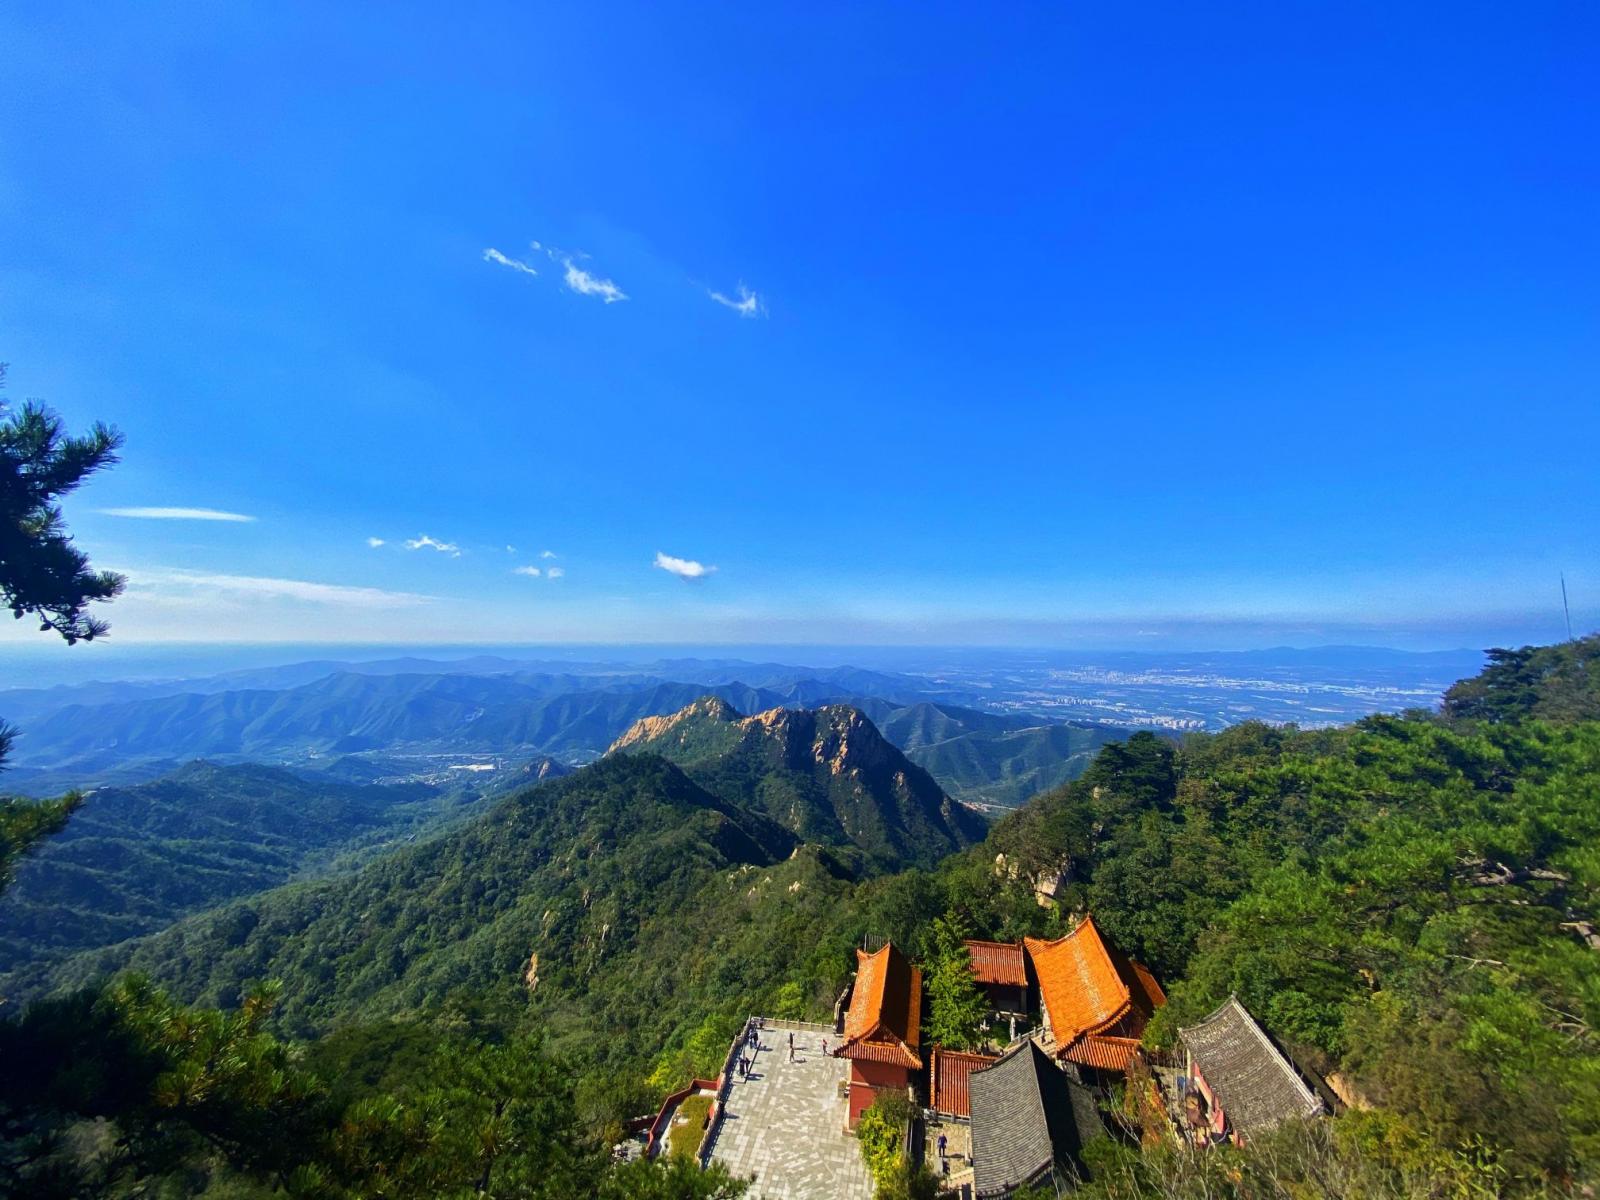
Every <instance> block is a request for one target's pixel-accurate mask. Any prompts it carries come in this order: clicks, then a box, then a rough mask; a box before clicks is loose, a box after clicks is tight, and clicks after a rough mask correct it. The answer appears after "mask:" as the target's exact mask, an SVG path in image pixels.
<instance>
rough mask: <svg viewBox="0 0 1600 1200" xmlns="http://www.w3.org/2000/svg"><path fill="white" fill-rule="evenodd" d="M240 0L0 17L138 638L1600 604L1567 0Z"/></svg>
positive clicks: (530, 633) (479, 633) (13, 186)
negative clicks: (1305, 0) (1563, 582)
mask: <svg viewBox="0 0 1600 1200" xmlns="http://www.w3.org/2000/svg"><path fill="white" fill-rule="evenodd" d="M243 7H244V6H223V5H214V4H204V5H199V4H197V5H185V4H167V5H158V4H153V3H152V4H139V5H92V6H91V5H78V4H63V5H50V6H16V5H13V6H9V7H8V8H7V9H6V10H5V12H4V13H0V47H3V49H0V57H3V61H4V69H3V70H0V360H8V361H10V363H11V364H12V367H11V376H10V388H9V393H8V394H9V396H10V398H11V399H12V400H13V401H15V400H18V399H21V398H23V397H26V396H39V397H42V398H44V399H47V400H48V401H49V402H51V403H52V404H53V405H55V406H56V407H57V408H58V409H59V410H61V411H62V412H63V413H64V414H65V415H66V416H67V417H68V418H69V420H71V421H72V422H74V423H76V424H82V423H84V422H87V421H88V420H91V419H93V418H104V419H106V420H109V421H112V422H114V423H115V424H117V425H118V426H120V427H121V428H122V430H123V431H124V432H125V433H126V435H127V438H128V446H127V451H126V459H125V462H124V463H123V464H122V465H120V466H119V467H117V468H116V469H115V471H113V472H111V473H109V474H107V475H105V476H104V477H102V478H101V479H99V480H98V481H97V482H95V483H94V484H93V485H91V486H90V487H88V488H86V489H85V490H84V491H83V492H82V493H80V495H79V496H78V497H75V498H74V500H73V501H72V502H71V505H70V507H69V518H70V520H71V521H72V523H73V525H74V527H75V528H76V529H77V530H78V533H79V538H80V541H81V542H82V544H84V545H85V546H86V547H87V548H88V549H89V550H90V551H91V552H92V553H93V555H94V557H95V559H96V560H97V561H98V562H100V563H103V564H104V565H108V566H114V567H116V568H118V569H121V570H124V571H126V572H127V573H128V574H129V575H130V577H131V579H132V581H133V582H132V584H131V586H130V590H129V593H128V595H127V596H125V597H124V598H123V599H121V600H119V601H118V602H117V604H116V605H115V606H113V607H112V608H111V609H110V610H109V611H108V612H107V616H109V617H110V618H111V619H112V621H113V636H114V637H115V638H118V639H120V640H121V641H123V642H124V643H125V644H139V643H144V642H154V641H161V640H173V639H186V638H187V639H195V640H202V641H218V640H241V641H259V640H268V641H270V640H287V641H294V642H297V643H304V642H309V641H352V642H357V641H358V642H363V643H371V642H374V641H380V640H381V641H407V640H414V641H419V642H428V643H440V642H469V641H493V642H507V641H528V642H551V641H562V640H575V641H607V640H622V641H632V642H638V641H673V640H689V641H695V642H718V641H731V642H738V641H761V642H769V643H770V642H806V641H820V642H829V643H840V642H851V641H861V642H875V643H890V642H918V643H933V642H972V643H985V642H995V643H1038V642H1043V643H1051V644H1075V643H1080V642H1081V643H1084V644H1091V643H1094V644H1107V643H1114V642H1120V643H1123V644H1162V645H1178V644H1186V645H1194V646H1211V645H1217V646H1244V645H1255V644H1267V645H1270V644H1277V643H1283V642H1289V643H1297V644H1314V643H1316V642H1319V641H1363V642H1369V643H1389V644H1397V645H1414V646H1430V645H1463V644H1466V645H1473V644H1484V643H1486V642H1490V641H1505V640H1525V639H1551V638H1555V637H1557V636H1559V635H1560V632H1561V623H1560V610H1559V592H1558V590H1557V578H1558V572H1560V571H1563V570H1564V571H1565V572H1566V575H1567V581H1568V585H1569V587H1570V588H1571V589H1572V592H1573V599H1574V606H1575V620H1576V622H1577V624H1579V625H1580V626H1584V627H1588V626H1592V625H1594V624H1596V623H1597V622H1600V549H1597V545H1600V539H1597V538H1596V537H1595V533H1594V531H1595V529H1596V528H1597V527H1600V504H1597V500H1596V485H1597V483H1600V469H1597V465H1596V462H1597V460H1596V455H1595V447H1596V446H1597V445H1600V404H1597V403H1596V395H1597V384H1600V339H1597V333H1600V328H1597V325H1600V323H1597V317H1600V304H1597V292H1596V283H1595V281H1596V279H1597V278H1600V221H1596V219H1595V215H1596V213H1597V212H1600V156H1597V154H1596V152H1595V144H1594V136H1593V135H1594V129H1595V128H1596V125H1597V118H1600V112H1597V100H1600V73H1597V72H1595V71H1594V70H1593V64H1594V62H1595V61H1596V57H1597V54H1600V10H1597V9H1596V8H1595V7H1594V6H1593V5H1592V4H1587V3H1572V4H1530V5H1486V4H1485V5H1474V4H1469V5H1462V4H1459V3H1456V4H1449V5H1445V4H1438V5H1432V4H1410V5H1392V4H1385V5H1376V4H1374V5H1359V4H1339V5H1331V4H1329V5H1314V4H1287V5H1267V4H1259V5H1253V6H1232V5H1202V6H1195V5H1171V6H1160V5H1152V6H1109V5H1102V6H1081V5H1080V6H1068V5H1059V4H1052V5H1039V6H1027V5H1011V6H998V7H997V6H987V9H980V8H979V7H978V6H971V5H968V6H944V5H909V4H908V5H881V6H863V5H844V4H839V5H830V4H816V3H808V4H805V5H794V6H776V5H754V6H752V5H748V4H741V5H734V4H729V5H716V6H710V5H704V6H702V5H694V6H684V5H615V4H613V5H602V4H584V5H549V6H547V5H541V6H529V5H505V6H499V5H466V6H456V7H455V8H452V9H450V10H446V9H443V8H441V7H440V6H438V5H426V6H416V7H407V6H403V5H393V6H384V11H383V12H381V13H380V12H379V11H378V10H377V8H375V7H374V6H361V8H362V10H363V11H357V10H356V8H355V6H350V7H349V8H347V9H346V10H345V11H344V12H343V14H342V15H341V14H340V13H339V12H337V11H335V6H331V5H320V4H319V5H310V4H305V5H301V4H275V5H271V6H267V5H260V6H255V11H253V12H244V11H236V10H242V8H243ZM534 243H538V245H537V246H535V245H534ZM488 250H494V251H496V252H497V254H498V255H499V256H500V258H501V259H504V260H510V261H509V262H506V261H497V260H496V259H495V256H492V255H491V256H487V257H486V255H485V252H486V251H488ZM515 264H521V267H519V266H518V265H515ZM523 268H526V269H523ZM530 271H532V272H536V274H530V273H529V272H530ZM573 284H577V285H578V287H577V288H576V289H575V288H574V287H573V286H571V285H573ZM608 285H609V286H610V287H611V289H612V291H611V292H610V293H608V292H607V291H606V288H607V286H608ZM741 287H742V288H744V289H747V290H745V291H741V290H740V289H741ZM712 293H717V294H719V295H720V296H721V297H722V298H723V300H724V301H729V302H731V303H723V302H721V301H719V300H717V299H715V298H714V297H713V295H712ZM748 296H754V297H755V298H756V299H755V302H754V305H751V304H750V303H748V302H746V297H748ZM623 297H625V298H623ZM741 302H745V308H746V309H750V308H752V307H753V308H754V311H748V312H746V311H740V309H739V308H737V307H734V305H738V304H740V303H741ZM117 509H120V510H149V509H158V510H159V509H180V510H182V509H207V510H215V511H217V512H224V513H234V514H239V515H242V516H247V517H250V518H252V519H251V520H248V521H222V520H198V519H192V518H180V517H174V516H171V515H168V516H164V517H158V516H128V515H113V514H112V513H111V512H109V511H107V510H117ZM369 539H381V540H382V541H383V543H384V544H383V545H379V546H371V545H369V544H368V542H369ZM408 541H410V542H414V543H421V544H420V545H418V546H417V547H416V548H412V549H408V548H407V547H406V543H407V542H408ZM429 543H444V544H446V545H448V546H451V547H454V549H452V550H441V549H438V548H437V547H436V546H434V545H431V544H429ZM507 547H515V552H514V553H513V552H511V551H509V550H508V549H507ZM545 551H549V552H550V553H551V554H553V555H555V557H541V554H542V553H543V552H545ZM663 556H665V557H664V558H663ZM674 560H682V562H684V563H697V564H700V565H701V566H702V567H703V568H705V571H704V573H703V574H702V575H701V576H700V577H699V578H688V579H686V578H683V577H682V575H683V574H684V571H685V570H692V568H682V567H680V569H679V570H677V571H674V570H670V569H666V568H668V567H672V566H673V565H674ZM661 563H664V564H665V565H664V566H663V565H657V564H661ZM551 567H555V568H557V569H558V570H559V571H560V572H561V573H560V575H559V576H558V577H556V578H551V577H550V568H551ZM712 567H715V570H714V571H713V570H711V569H710V568H712ZM517 568H526V569H532V568H537V569H538V570H539V572H540V573H539V574H538V575H537V576H534V575H532V574H530V573H528V572H527V571H524V572H523V573H516V569H517ZM0 636H3V637H5V638H6V639H13V640H14V639H16V638H19V637H24V636H28V635H27V634H26V633H24V632H22V631H17V630H14V629H12V628H10V627H9V623H8V627H7V628H6V629H5V632H4V634H3V635H0Z"/></svg>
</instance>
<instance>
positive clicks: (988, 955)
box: [966, 938, 1028, 1018]
mask: <svg viewBox="0 0 1600 1200" xmlns="http://www.w3.org/2000/svg"><path fill="white" fill-rule="evenodd" d="M966 946H967V951H968V953H970V954H971V955H972V974H973V977H974V978H975V979H976V980H977V982H978V987H979V988H980V989H981V990H982V992H983V994H984V996H985V997H986V998H987V999H988V1001H989V1011H990V1012H992V1013H994V1014H995V1015H996V1016H1000V1017H1009V1016H1017V1017H1024V1018H1025V1017H1026V1016H1027V1015H1028V964H1027V960H1026V959H1025V958H1024V956H1023V952H1022V943H1020V942H983V941H978V940H976V939H973V938H968V939H967V943H966Z"/></svg>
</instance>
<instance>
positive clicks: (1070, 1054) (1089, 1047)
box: [1062, 1033, 1139, 1073]
mask: <svg viewBox="0 0 1600 1200" xmlns="http://www.w3.org/2000/svg"><path fill="white" fill-rule="evenodd" d="M1138 1052H1139V1039H1138V1038H1128V1037H1109V1036H1107V1035H1106V1034H1103V1033H1091V1034H1090V1035H1089V1036H1088V1037H1083V1038H1079V1039H1078V1040H1077V1041H1076V1042H1074V1043H1073V1044H1072V1045H1071V1046H1069V1047H1068V1048H1067V1050H1066V1052H1065V1053H1064V1054H1063V1055H1062V1057H1063V1058H1065V1059H1066V1060H1067V1061H1068V1062H1075V1063H1079V1064H1080V1065H1082V1066H1085V1067H1098V1068H1099V1069H1100V1070H1102V1071H1122V1072H1124V1073H1125V1072H1126V1071H1127V1070H1128V1067H1129V1066H1130V1065H1131V1064H1132V1063H1133V1059H1134V1056H1135V1055H1136V1054H1138Z"/></svg>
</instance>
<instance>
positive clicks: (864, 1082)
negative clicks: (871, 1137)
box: [833, 943, 922, 1129]
mask: <svg viewBox="0 0 1600 1200" xmlns="http://www.w3.org/2000/svg"><path fill="white" fill-rule="evenodd" d="M921 1026H922V970H921V969H920V968H919V967H914V966H912V965H911V963H910V961H909V960H908V959H907V958H906V956H905V955H904V954H902V953H900V951H899V950H897V949H896V948H895V946H894V944H893V943H887V944H885V945H884V947H883V949H881V950H879V951H877V952H876V953H874V954H868V953H867V952H866V951H865V950H857V951H856V981H855V987H854V989H853V990H852V992H851V995H850V1008H849V1010H848V1011H847V1012H846V1013H845V1018H844V1042H843V1044H842V1045H840V1046H839V1048H838V1049H837V1050H835V1051H833V1053H834V1055H835V1057H838V1058H847V1059H849V1060H850V1107H849V1117H848V1121H849V1125H850V1128H851V1129H854V1128H855V1127H856V1122H858V1121H859V1120H861V1114H862V1113H864V1112H866V1111H867V1109H868V1107H870V1106H871V1104H872V1101H873V1100H874V1099H875V1098H876V1097H877V1094H878V1093H879V1092H881V1091H899V1092H900V1093H902V1094H904V1093H905V1090H906V1088H907V1087H908V1086H909V1085H910V1083H911V1080H912V1076H913V1075H914V1074H915V1073H916V1072H918V1071H920V1070H922V1056H921V1054H920V1053H919V1051H918V1047H919V1038H920V1036H921Z"/></svg>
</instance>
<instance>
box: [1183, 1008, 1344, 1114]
mask: <svg viewBox="0 0 1600 1200" xmlns="http://www.w3.org/2000/svg"><path fill="white" fill-rule="evenodd" d="M1178 1037H1179V1040H1180V1041H1181V1043H1182V1045H1183V1049H1184V1052H1185V1055H1186V1059H1187V1065H1188V1079H1187V1087H1186V1088H1185V1089H1184V1093H1185V1094H1184V1109H1185V1118H1186V1120H1187V1123H1188V1125H1189V1127H1190V1130H1191V1131H1192V1133H1193V1135H1194V1137H1195V1138H1196V1140H1197V1141H1203V1142H1221V1141H1232V1142H1233V1143H1234V1144H1236V1145H1237V1144H1239V1143H1242V1142H1243V1141H1244V1140H1245V1139H1247V1138H1251V1137H1255V1136H1257V1135H1259V1134H1262V1133H1266V1132H1267V1131H1268V1130H1270V1129H1272V1128H1274V1127H1275V1126H1277V1125H1279V1124H1281V1123H1282V1122H1284V1121H1289V1120H1295V1119H1299V1118H1305V1117H1314V1116H1317V1115H1319V1114H1321V1113H1322V1112H1323V1111H1324V1107H1323V1103H1322V1100H1321V1099H1320V1098H1319V1097H1318V1096H1317V1094H1316V1092H1314V1091H1312V1090H1311V1088H1310V1086H1309V1085H1307V1083H1306V1081H1305V1080H1304V1079H1302V1078H1301V1077H1300V1073H1299V1072H1298V1071H1296V1070H1295V1068H1294V1064H1293V1063H1291V1062H1290V1061H1289V1060H1288V1058H1286V1057H1285V1056H1284V1054H1283V1052H1282V1051H1281V1050H1279V1049H1278V1047H1277V1046H1276V1045H1275V1044H1274V1043H1273V1041H1272V1039H1271V1038H1270V1037H1268V1036H1267V1033H1266V1031H1265V1030H1264V1029H1262V1028H1261V1026H1260V1025H1258V1024H1256V1020H1255V1018H1254V1017H1252V1016H1251V1015H1250V1013H1249V1012H1248V1011H1247V1010H1246V1009H1245V1006H1244V1005H1242V1004H1240V1003H1239V1000H1238V998H1237V997H1235V996H1230V997H1228V1001H1227V1003H1226V1004H1224V1005H1223V1006H1222V1007H1221V1008H1219V1009H1217V1010H1216V1012H1214V1013H1212V1014H1211V1015H1210V1016H1209V1017H1207V1018H1206V1019H1205V1020H1204V1021H1201V1022H1200V1023H1199V1024H1198V1025H1191V1026H1189V1027H1188V1028H1187V1029H1180V1030H1179V1031H1178Z"/></svg>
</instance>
